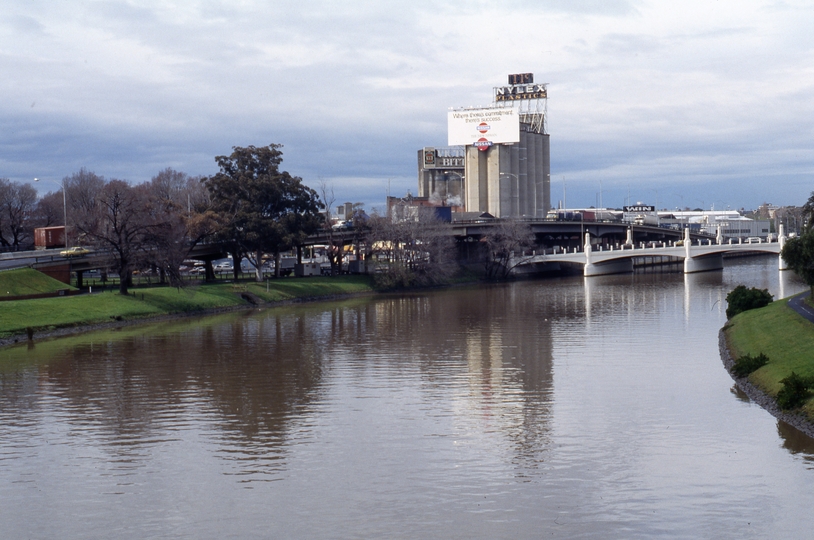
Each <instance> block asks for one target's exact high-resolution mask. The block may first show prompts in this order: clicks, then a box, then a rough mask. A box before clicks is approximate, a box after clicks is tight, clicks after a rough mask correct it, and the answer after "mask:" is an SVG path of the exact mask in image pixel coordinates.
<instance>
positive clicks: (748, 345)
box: [724, 299, 814, 422]
mask: <svg viewBox="0 0 814 540" xmlns="http://www.w3.org/2000/svg"><path fill="white" fill-rule="evenodd" d="M724 331H725V335H726V341H727V347H728V349H729V352H730V354H731V355H732V357H733V358H735V359H737V358H740V357H741V356H744V355H747V354H749V355H752V356H757V355H758V354H760V353H764V354H765V355H766V356H768V357H769V363H768V364H766V365H765V366H763V367H762V368H760V369H758V370H757V371H755V372H753V373H752V374H751V375H749V378H748V379H749V382H751V383H752V384H753V385H755V386H757V387H758V388H759V389H760V390H762V391H763V392H765V393H767V394H769V395H771V396H773V397H776V396H777V393H778V391H780V389H781V388H782V387H783V384H782V383H781V382H780V381H781V380H783V379H784V378H786V377H788V376H789V375H790V374H791V373H792V371H793V372H795V373H796V374H798V375H801V376H804V377H810V376H814V325H812V323H810V322H808V321H807V320H805V319H803V318H802V317H800V316H799V315H798V314H797V313H795V312H794V310H792V309H791V308H790V307H789V306H788V299H784V300H778V301H776V302H772V303H771V304H769V305H768V306H766V307H764V308H760V309H754V310H750V311H746V312H743V313H741V314H739V315H736V316H735V317H733V318H732V320H731V321H729V323H727V325H726V326H725V327H724ZM803 412H804V413H805V415H806V416H807V417H808V419H809V421H812V422H814V398H812V399H809V400H808V401H807V402H806V404H805V406H804V407H803Z"/></svg>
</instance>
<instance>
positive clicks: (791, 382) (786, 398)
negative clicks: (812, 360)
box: [777, 371, 814, 411]
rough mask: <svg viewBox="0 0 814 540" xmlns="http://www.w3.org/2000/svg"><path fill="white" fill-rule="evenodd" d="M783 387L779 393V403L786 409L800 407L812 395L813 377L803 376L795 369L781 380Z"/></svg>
mask: <svg viewBox="0 0 814 540" xmlns="http://www.w3.org/2000/svg"><path fill="white" fill-rule="evenodd" d="M780 382H781V383H783V388H781V389H780V391H779V392H778V393H777V405H778V406H779V407H780V408H781V409H783V410H784V411H785V410H789V409H796V408H797V407H800V406H801V405H802V404H803V403H805V401H806V400H807V399H808V398H809V397H810V396H811V387H812V386H814V379H812V377H802V376H800V375H797V374H796V373H794V372H793V371H792V372H791V375H789V376H788V377H786V378H785V379H783V380H781V381H780Z"/></svg>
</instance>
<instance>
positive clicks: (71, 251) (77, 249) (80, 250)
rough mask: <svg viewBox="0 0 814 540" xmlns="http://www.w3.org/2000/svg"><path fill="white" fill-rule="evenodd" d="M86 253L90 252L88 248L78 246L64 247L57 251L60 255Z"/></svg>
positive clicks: (72, 255)
mask: <svg viewBox="0 0 814 540" xmlns="http://www.w3.org/2000/svg"><path fill="white" fill-rule="evenodd" d="M88 253H90V250H88V249H86V248H83V247H80V246H76V247H72V248H70V249H66V250H63V251H60V252H59V254H60V255H62V256H63V257H82V256H83V255H87V254H88Z"/></svg>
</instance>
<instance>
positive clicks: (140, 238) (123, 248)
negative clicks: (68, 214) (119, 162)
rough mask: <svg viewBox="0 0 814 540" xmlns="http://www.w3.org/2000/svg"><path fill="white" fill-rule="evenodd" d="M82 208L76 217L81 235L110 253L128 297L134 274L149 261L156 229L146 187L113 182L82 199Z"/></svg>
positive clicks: (120, 287) (105, 184)
mask: <svg viewBox="0 0 814 540" xmlns="http://www.w3.org/2000/svg"><path fill="white" fill-rule="evenodd" d="M80 208H81V212H80V211H79V210H77V212H76V214H75V216H76V217H75V224H76V225H75V226H76V230H77V232H78V233H79V234H80V235H82V236H83V237H84V238H86V239H87V240H88V241H89V242H90V243H92V244H94V245H96V246H98V247H100V248H106V249H108V250H110V254H111V257H110V259H111V261H110V262H111V266H112V267H113V268H114V269H115V270H116V271H117V272H118V274H119V283H120V284H119V293H121V294H123V295H126V294H127V293H128V286H129V284H130V282H131V280H132V274H133V270H134V269H136V268H137V267H138V266H139V265H140V264H141V263H143V262H144V261H146V260H147V254H146V247H147V245H148V243H147V242H148V239H149V238H150V235H151V234H153V228H154V227H155V226H156V222H155V220H154V219H153V218H152V217H151V215H150V203H149V200H148V189H147V187H146V185H144V184H142V185H141V186H135V187H133V186H131V185H130V184H128V183H127V182H125V181H124V180H110V181H108V182H106V183H104V185H103V186H102V188H101V189H100V190H99V191H98V192H97V193H96V194H95V195H94V196H93V197H92V198H91V197H88V198H84V199H82V205H81V207H80Z"/></svg>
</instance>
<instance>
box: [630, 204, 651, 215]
mask: <svg viewBox="0 0 814 540" xmlns="http://www.w3.org/2000/svg"><path fill="white" fill-rule="evenodd" d="M622 210H624V211H625V212H629V213H633V212H655V211H656V207H655V206H649V205H647V204H640V205H636V206H623V207H622Z"/></svg>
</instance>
